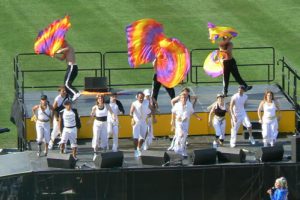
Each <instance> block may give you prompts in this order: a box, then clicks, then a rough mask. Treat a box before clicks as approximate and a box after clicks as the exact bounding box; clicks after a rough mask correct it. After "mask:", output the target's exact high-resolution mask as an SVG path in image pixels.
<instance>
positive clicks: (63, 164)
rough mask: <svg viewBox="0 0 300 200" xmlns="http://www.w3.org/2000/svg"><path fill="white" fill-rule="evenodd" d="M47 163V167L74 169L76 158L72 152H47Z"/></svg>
mask: <svg viewBox="0 0 300 200" xmlns="http://www.w3.org/2000/svg"><path fill="white" fill-rule="evenodd" d="M47 163H48V167H55V168H66V169H74V168H75V164H76V160H75V159H74V158H73V156H72V154H59V153H49V154H48V156H47Z"/></svg>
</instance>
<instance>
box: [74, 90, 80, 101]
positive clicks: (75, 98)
mask: <svg viewBox="0 0 300 200" xmlns="http://www.w3.org/2000/svg"><path fill="white" fill-rule="evenodd" d="M80 95H81V94H80V92H78V93H76V94H74V96H73V98H72V101H76V100H77V99H78V98H79V97H80Z"/></svg>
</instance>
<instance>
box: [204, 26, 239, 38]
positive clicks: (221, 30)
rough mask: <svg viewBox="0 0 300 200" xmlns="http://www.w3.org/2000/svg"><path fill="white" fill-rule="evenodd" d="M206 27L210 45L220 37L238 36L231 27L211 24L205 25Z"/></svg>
mask: <svg viewBox="0 0 300 200" xmlns="http://www.w3.org/2000/svg"><path fill="white" fill-rule="evenodd" d="M207 27H208V32H209V39H210V41H211V43H215V42H216V40H217V39H218V38H220V37H236V36H237V35H238V33H237V31H236V30H235V29H234V28H231V27H225V26H216V25H214V24H213V23H211V22H208V23H207Z"/></svg>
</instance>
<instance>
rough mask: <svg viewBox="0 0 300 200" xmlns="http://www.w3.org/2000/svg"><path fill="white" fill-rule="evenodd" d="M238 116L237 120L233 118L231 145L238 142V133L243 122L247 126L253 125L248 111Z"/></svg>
mask: <svg viewBox="0 0 300 200" xmlns="http://www.w3.org/2000/svg"><path fill="white" fill-rule="evenodd" d="M236 118H237V121H236V122H235V121H234V120H233V118H232V119H231V138H230V144H231V145H235V143H236V135H237V133H238V131H239V128H240V126H241V124H243V126H245V127H246V128H251V127H252V125H251V122H250V120H249V117H248V115H247V113H244V114H241V115H237V116H236Z"/></svg>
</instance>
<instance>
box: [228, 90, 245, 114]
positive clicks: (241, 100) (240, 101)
mask: <svg viewBox="0 0 300 200" xmlns="http://www.w3.org/2000/svg"><path fill="white" fill-rule="evenodd" d="M247 100H248V96H247V95H246V94H243V95H242V96H241V95H240V94H239V93H236V94H234V95H233V96H232V97H231V101H234V102H235V104H234V106H233V112H234V115H235V116H237V115H243V114H245V113H246V110H245V103H246V101H247Z"/></svg>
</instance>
